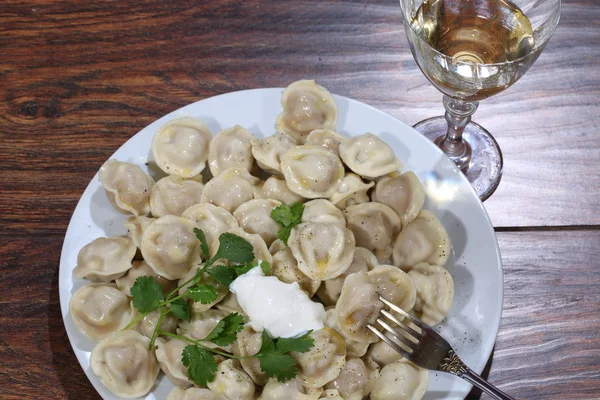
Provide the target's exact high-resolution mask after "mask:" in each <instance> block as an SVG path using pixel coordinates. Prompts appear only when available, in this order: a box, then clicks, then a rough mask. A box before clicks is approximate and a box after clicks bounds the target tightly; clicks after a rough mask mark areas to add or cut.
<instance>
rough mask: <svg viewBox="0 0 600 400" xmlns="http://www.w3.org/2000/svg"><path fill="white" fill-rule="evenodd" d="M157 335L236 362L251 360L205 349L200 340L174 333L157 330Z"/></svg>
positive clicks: (208, 348)
mask: <svg viewBox="0 0 600 400" xmlns="http://www.w3.org/2000/svg"><path fill="white" fill-rule="evenodd" d="M158 333H159V334H160V335H163V336H168V337H170V338H173V339H178V340H181V341H184V342H186V343H189V344H193V345H196V346H198V347H200V348H201V349H203V350H206V351H209V352H211V353H214V354H218V355H220V356H223V357H227V358H234V359H236V360H243V359H246V358H251V357H238V356H234V355H233V354H230V353H227V352H224V351H220V350H217V349H213V348H210V347H207V346H205V345H203V344H201V343H200V342H201V340H194V339H190V338H188V337H185V336H180V335H176V334H174V333H170V332H165V331H161V330H159V331H158Z"/></svg>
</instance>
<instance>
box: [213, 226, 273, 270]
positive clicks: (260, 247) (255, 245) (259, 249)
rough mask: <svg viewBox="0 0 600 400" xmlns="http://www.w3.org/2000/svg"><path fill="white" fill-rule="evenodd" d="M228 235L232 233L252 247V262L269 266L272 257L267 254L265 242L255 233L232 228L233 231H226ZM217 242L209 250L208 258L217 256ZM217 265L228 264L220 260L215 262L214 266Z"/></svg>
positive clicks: (267, 249)
mask: <svg viewBox="0 0 600 400" xmlns="http://www.w3.org/2000/svg"><path fill="white" fill-rule="evenodd" d="M227 232H228V233H233V234H234V235H236V236H239V237H241V238H242V239H244V240H245V241H247V242H248V243H250V244H251V245H252V250H253V251H254V260H262V261H266V262H268V263H269V264H271V263H272V262H273V256H272V255H271V253H270V252H269V248H268V247H267V244H266V243H265V241H264V240H263V238H262V237H261V236H260V235H258V234H256V233H248V232H246V231H244V230H243V229H242V228H234V229H230V230H228V231H227ZM219 244H220V243H219V241H218V240H215V241H214V242H213V243H212V245H211V246H210V248H209V253H210V256H211V257H213V256H214V255H215V254H217V250H219ZM217 263H219V264H225V265H228V264H229V262H228V261H225V260H221V261H218V260H217V261H216V262H215V265H216V264H217Z"/></svg>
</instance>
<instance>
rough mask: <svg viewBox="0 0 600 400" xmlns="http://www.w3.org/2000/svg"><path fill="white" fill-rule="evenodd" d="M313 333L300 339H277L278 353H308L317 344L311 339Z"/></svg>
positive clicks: (308, 333)
mask: <svg viewBox="0 0 600 400" xmlns="http://www.w3.org/2000/svg"><path fill="white" fill-rule="evenodd" d="M311 333H312V330H310V331H308V332H307V333H305V334H304V335H302V336H299V337H293V338H279V339H277V342H276V343H275V346H276V348H277V352H278V353H280V354H285V353H288V352H290V351H296V352H298V353H306V352H307V351H309V350H310V348H311V347H313V345H314V344H315V341H314V339H313V338H312V337H310V334H311Z"/></svg>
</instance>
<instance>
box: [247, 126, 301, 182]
mask: <svg viewBox="0 0 600 400" xmlns="http://www.w3.org/2000/svg"><path fill="white" fill-rule="evenodd" d="M297 145H298V143H297V142H296V141H295V140H294V138H292V137H291V136H289V135H286V134H284V133H276V134H274V135H272V136H269V137H268V138H265V139H256V138H255V139H253V140H252V155H253V156H254V158H255V159H256V164H258V166H259V167H260V168H261V169H262V170H263V171H266V172H269V173H271V174H280V173H281V157H282V156H283V155H284V154H285V153H287V152H288V151H289V150H291V149H293V148H294V147H296V146H297Z"/></svg>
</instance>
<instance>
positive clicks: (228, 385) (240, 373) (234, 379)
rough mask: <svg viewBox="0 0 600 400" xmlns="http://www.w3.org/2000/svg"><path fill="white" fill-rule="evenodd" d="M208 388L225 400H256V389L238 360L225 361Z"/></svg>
mask: <svg viewBox="0 0 600 400" xmlns="http://www.w3.org/2000/svg"><path fill="white" fill-rule="evenodd" d="M208 388H209V389H210V390H211V391H212V392H213V393H216V394H219V395H221V396H223V399H225V400H254V392H255V391H256V387H255V386H254V382H252V379H250V377H249V376H248V374H247V373H246V372H244V370H243V369H242V367H241V365H240V362H239V361H238V360H233V359H229V360H225V361H223V362H221V363H220V364H219V366H218V367H217V372H216V373H215V379H214V380H213V381H212V382H208Z"/></svg>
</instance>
